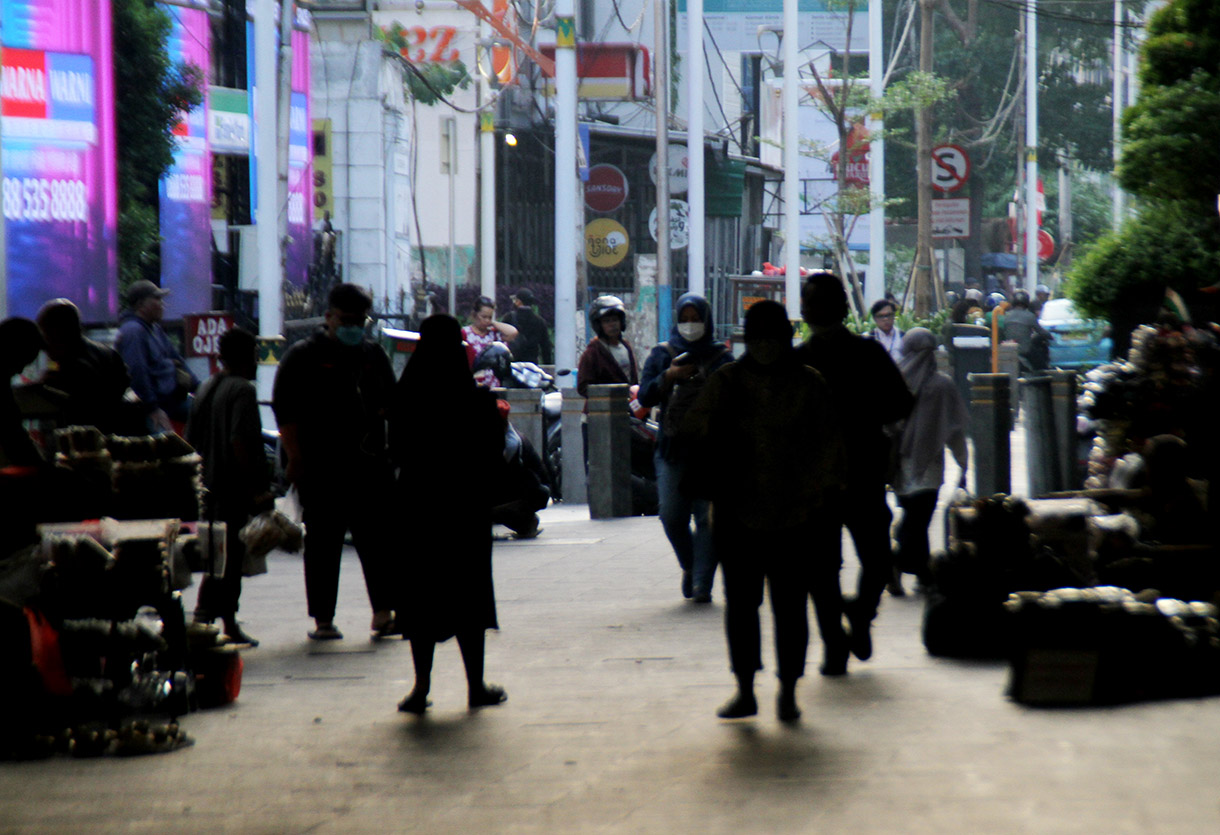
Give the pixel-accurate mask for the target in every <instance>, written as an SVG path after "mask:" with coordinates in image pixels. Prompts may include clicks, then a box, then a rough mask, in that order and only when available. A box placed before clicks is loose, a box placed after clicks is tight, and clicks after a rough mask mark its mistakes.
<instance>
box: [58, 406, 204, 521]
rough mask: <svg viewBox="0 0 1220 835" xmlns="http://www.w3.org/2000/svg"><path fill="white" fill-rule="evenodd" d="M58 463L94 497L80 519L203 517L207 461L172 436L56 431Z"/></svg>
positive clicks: (88, 428)
mask: <svg viewBox="0 0 1220 835" xmlns="http://www.w3.org/2000/svg"><path fill="white" fill-rule="evenodd" d="M55 449H56V454H55V463H56V464H57V465H58V466H60V467H64V468H66V469H68V470H71V471H72V472H73V473H74V474H75V475H76V476H77V480H78V483H79V485H80V490H81V491H82V492H83V493H85V494H86V495H87V497H88V499H87V502H86V504H87V506H88V510H89V511H92V512H85V513H83V514H82V515H81V517H80V518H93V519H97V518H101V517H102V516H111V517H114V518H115V519H171V518H173V519H182V520H186V521H189V520H194V519H197V518H199V503H200V495H201V493H202V490H203V469H202V468H203V462H202V459H201V458H200V457H199V454H198V453H196V452H195V450H194V449H193V448H192V447H191V445H190V444H188V443H187V442H186V441H184V440H183V439H182V438H180V437H178V436H177V435H175V434H174V433H172V432H168V433H165V434H163V435H136V436H131V437H126V436H122V435H109V436H106V435H102V433H100V432H98V431H97V429H95V428H93V427H91V426H72V427H68V428H67V429H60V430H56V432H55Z"/></svg>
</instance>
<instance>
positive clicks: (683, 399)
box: [661, 342, 728, 438]
mask: <svg viewBox="0 0 1220 835" xmlns="http://www.w3.org/2000/svg"><path fill="white" fill-rule="evenodd" d="M662 344H663V345H664V346H665V349H666V350H667V351H669V360H670V362H671V363H672V362H673V360H674V359H675V358H676V357H678V356H679V355H680V354H681V351H679V350H678V349H677V348H675V347H674V346H672V345H670V344H669V343H668V342H664V343H662ZM727 351H728V348H726V347H725V346H723V345H720V346H717V348H716V350H715V351H712V352H711V353H710V354H708V355H707V356H706V357H705V358H704V359H703V361H702V362H700V363H699V370H698V371H696V372H695V373H694V375H692V376H691V377H688V378H687V379H685V380H682V381H680V382H677V383H674V387H673V388H672V389H671V390H670V392H669V399H668V400H667V401H666V403H665V410H664V414H662V415H661V431H662V432H663V433H665V437H667V438H674V437H677V435H678V434H680V432H681V431H682V421H684V420H685V419H686V413H687V412H688V411H689V410H690V407H691V406H692V405H693V404H694V402H695V399H696V398H698V397H699V392H701V391H703V385H704V383H706V382H707V378H708V377H709V376H710V373H709V370H710V369H711V367H712V366H713V365H715V364H716V362H718V361H719V360H720V358H721V357H722V356H724V355H725V353H726V352H727Z"/></svg>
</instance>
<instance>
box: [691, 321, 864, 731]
mask: <svg viewBox="0 0 1220 835" xmlns="http://www.w3.org/2000/svg"><path fill="white" fill-rule="evenodd" d="M745 342H746V353H745V355H744V357H743V358H742V359H740V360H738V361H737V362H734V363H730V364H728V365H725V366H724V367H723V368H721V369H720V370H719V371H717V372H716V373H715V374H713V375H712V376H711V377H710V378H709V379H708V381H707V384H706V385H705V386H704V390H703V392H702V393H701V394H700V395H699V398H698V399H697V400H696V401H695V403H694V405H693V406H692V407H691V409H690V412H689V413H688V415H687V418H686V420H685V421H684V426H683V431H684V432H686V433H689V434H688V437H689V439H690V443H691V444H692V449H694V450H695V454H694V455H693V456H692V457H691V459H690V460H689V463H688V468H687V471H686V479H685V481H684V486H685V487H686V488H687V489H688V490H690V491H691V492H693V493H694V494H696V495H700V494H701V495H704V496H706V497H707V498H710V499H711V501H712V508H713V511H712V512H713V515H714V520H715V524H714V534H713V541H714V547H715V552H716V556H717V558H718V559H719V561H720V564H721V566H722V567H723V570H724V589H725V601H726V605H725V618H724V620H725V632H726V636H727V639H728V648H729V660H730V662H731V664H732V668H733V674H734V675H735V676H736V678H737V693H736V694H735V695H734V696H733V698H732V699H730V700H729V701H728V702H727V703H726V704H725V705H724V706H723V707H721V708H720V710H719V711H718V715H719V716H720V717H721V718H724V719H738V718H742V717H746V716H753V715H754V714H756V713H757V712H758V703H757V700H756V699H755V696H754V676H755V673H756V672H757V671H758V670H759V669H761V668H762V664H761V660H762V655H761V638H760V633H759V616H758V609H759V606H761V605H762V600H763V588H764V581H766V585H767V588H768V589H769V590H770V597H771V610H772V614H773V616H774V619H775V654H776V659H777V660H776V666H777V668H778V669H777V672H778V675H779V682H780V689H779V695H778V698H777V712H778V715H779V718H780V719H781V720H783V721H793V720H796V719H798V718H799V717H800V709H799V708H798V707H797V703H796V685H797V682H798V681H799V680H800V678H801V676H802V675H804V672H805V655H806V652H807V650H808V644H809V626H808V622H807V621H806V616H805V610H806V605H807V604H806V602H805V600H806V596H807V595H808V594H809V591H810V589H811V588H812V589H813V590H814V592H815V595H814V602H815V607H816V611H817V617H818V624H819V627H820V628H821V630H822V641H823V643H824V645H825V653H826V664H827V665H830V664H840V665H845V664H846V663H847V636H846V635H845V634H844V632H843V626H842V611H841V603H842V601H841V598H840V595H839V578H838V572H839V565H838V561H839V553H838V550H837V548H835V547H834V545H833V543H829V542H827V541H826V540H827V538H828V537H827V533H828V532H836V533H837V530H838V526H837V519H834V518H832V519H831V520H830V521H831V522H834V523H835V524H833V525H828V524H827V523H826V521H825V520H823V519H821V518H820V517H821V515H822V514H823V513H824V500H825V498H826V496H827V494H829V493H833V492H834V491H836V490H837V489H839V487H840V485H841V483H842V478H843V466H844V459H843V449H842V442H841V440H840V438H839V433H838V428H837V421H836V420H835V418H834V416H833V414H832V411H831V397H830V392H829V390H828V388H827V386H826V383H825V382H824V381H823V380H822V376H821V375H820V374H818V373H817V372H816V371H814V370H813V369H811V368H809V367H807V366H806V365H804V364H803V363H802V362H801V361H800V360H799V359H798V357H797V355H796V352H795V351H794V350H793V348H792V325H791V324H790V323H789V321H788V316H787V313H786V312H785V311H784V308H783V306H781V305H780V304H778V303H777V302H773V301H769V300H768V301H761V302H757V303H755V304H754V305H753V306H751V307H750V309H749V311H748V312H747V313H746V320H745Z"/></svg>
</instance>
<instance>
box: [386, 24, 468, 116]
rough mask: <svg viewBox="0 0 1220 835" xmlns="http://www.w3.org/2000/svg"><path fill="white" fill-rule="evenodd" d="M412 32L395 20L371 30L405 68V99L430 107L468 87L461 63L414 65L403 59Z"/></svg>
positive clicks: (410, 42)
mask: <svg viewBox="0 0 1220 835" xmlns="http://www.w3.org/2000/svg"><path fill="white" fill-rule="evenodd" d="M411 36H412V35H411V29H410V28H409V27H406V26H403V24H401V23H399V22H398V21H395V22H393V23H391V24H390V25H389V26H387V27H385V28H381V27H377V28H374V29H373V37H375V38H377V40H379V41H381V43H382V48H383V49H384V50H385V51H386V52H387V53H389V54H390V55H394V56H397V57H399V58H402V59H403V62H404V65H405V66H406V68H407V75H406V81H405V84H406V88H407V96H408V97H409V98H411V99H412V100H413V101H416V102H418V103H419V104H424V105H433V104H436V103H437V102H439V101H441V99H442V98H444V97H446V96H448V95H449V94H450V93H452V92H453V91H454V90H457V89H462V90H465V89H466V88H467V87H469V86H470V81H471V79H470V73H469V72H467V70H466V65H465V64H464V63H462V62H461V61H447V62H446V61H429V62H421V63H419V64H416V63H414V62H412V61H410V60H408V59H407V58H406V56H407V55H409V54H410V53H411V44H412V41H411Z"/></svg>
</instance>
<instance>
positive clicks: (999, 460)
mask: <svg viewBox="0 0 1220 835" xmlns="http://www.w3.org/2000/svg"><path fill="white" fill-rule="evenodd" d="M967 381H968V382H969V384H970V423H971V428H972V430H973V438H974V455H973V456H972V457H971V462H970V463H971V464H972V465H973V466H974V492H975V495H977V496H993V495H995V494H996V493H1004V494H1008V493H1010V492H1011V491H1012V450H1011V447H1010V446H1009V438H1008V433H1009V431H1010V430H1009V427H1010V425H1011V420H1012V415H1011V412H1010V408H1011V407H1010V406H1009V400H1010V392H1009V389H1010V386H1011V380H1010V378H1009V376H1008V375H1007V374H970V375H969V376H968V377H967Z"/></svg>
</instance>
